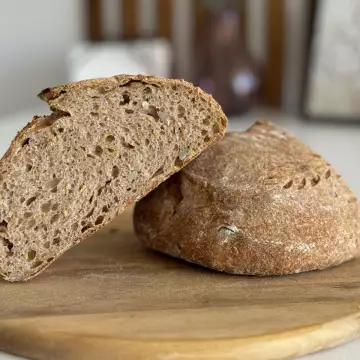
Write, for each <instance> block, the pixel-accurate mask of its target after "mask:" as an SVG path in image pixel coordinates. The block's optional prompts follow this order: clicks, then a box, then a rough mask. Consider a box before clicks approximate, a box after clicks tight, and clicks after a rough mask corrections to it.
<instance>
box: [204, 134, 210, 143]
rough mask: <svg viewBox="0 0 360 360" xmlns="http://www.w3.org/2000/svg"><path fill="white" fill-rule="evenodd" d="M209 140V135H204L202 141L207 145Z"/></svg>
mask: <svg viewBox="0 0 360 360" xmlns="http://www.w3.org/2000/svg"><path fill="white" fill-rule="evenodd" d="M210 140H211V137H210V136H209V135H206V136H205V138H204V141H205V142H206V143H207V142H209V141H210Z"/></svg>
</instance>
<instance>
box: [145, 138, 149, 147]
mask: <svg viewBox="0 0 360 360" xmlns="http://www.w3.org/2000/svg"><path fill="white" fill-rule="evenodd" d="M145 145H146V146H149V145H150V140H149V139H148V138H146V139H145Z"/></svg>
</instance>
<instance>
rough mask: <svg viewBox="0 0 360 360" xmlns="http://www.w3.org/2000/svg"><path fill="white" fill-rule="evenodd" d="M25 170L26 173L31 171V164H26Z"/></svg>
mask: <svg viewBox="0 0 360 360" xmlns="http://www.w3.org/2000/svg"><path fill="white" fill-rule="evenodd" d="M25 169H26V172H29V171H31V169H32V165H31V164H26V167H25Z"/></svg>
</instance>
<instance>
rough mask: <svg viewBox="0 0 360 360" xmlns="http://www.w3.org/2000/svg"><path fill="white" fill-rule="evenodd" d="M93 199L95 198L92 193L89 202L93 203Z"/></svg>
mask: <svg viewBox="0 0 360 360" xmlns="http://www.w3.org/2000/svg"><path fill="white" fill-rule="evenodd" d="M93 200H94V194H92V195H91V197H90V199H89V203H90V204H91V203H92V201H93Z"/></svg>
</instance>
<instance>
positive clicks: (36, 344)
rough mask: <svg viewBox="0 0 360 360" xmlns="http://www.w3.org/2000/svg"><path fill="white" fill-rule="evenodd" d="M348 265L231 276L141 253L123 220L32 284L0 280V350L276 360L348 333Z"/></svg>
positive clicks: (354, 290)
mask: <svg viewBox="0 0 360 360" xmlns="http://www.w3.org/2000/svg"><path fill="white" fill-rule="evenodd" d="M359 274H360V261H359V260H358V261H351V262H349V263H346V264H343V265H342V266H340V267H337V268H332V269H328V270H324V271H321V272H310V273H305V274H299V275H294V276H285V277H268V278H257V277H244V276H231V275H226V274H221V273H216V272H212V271H208V270H206V269H203V268H200V267H197V266H194V265H190V264H187V263H185V262H182V261H178V260H175V259H172V258H169V257H166V256H163V255H161V254H157V253H154V252H150V251H147V250H145V249H144V248H142V247H141V245H140V244H139V243H138V241H137V240H136V239H135V236H134V234H133V231H132V227H131V214H130V212H126V213H125V214H123V215H122V216H121V217H120V218H118V219H117V220H115V221H114V222H113V223H112V224H110V225H109V226H107V227H106V228H105V229H103V230H102V231H101V232H100V233H98V234H96V235H95V236H94V237H93V238H92V239H89V240H87V241H85V242H84V243H82V244H80V245H78V246H77V247H75V248H73V249H72V250H70V251H69V252H67V253H66V254H65V255H64V256H63V257H62V258H60V259H59V261H58V262H56V263H55V264H54V266H52V267H51V268H50V269H48V270H46V271H45V272H44V273H43V274H42V275H40V276H39V277H38V278H36V279H34V280H32V281H30V282H28V283H24V284H10V283H6V282H4V281H0V304H1V306H0V349H1V350H3V351H6V352H9V353H14V354H17V355H22V356H25V357H30V358H35V359H100V358H104V359H118V358H122V359H135V360H136V359H160V360H165V359H166V360H170V359H171V360H173V359H186V360H189V359H199V358H200V359H213V360H215V359H216V360H218V359H247V360H257V359H284V358H289V357H294V356H299V355H302V354H306V353H310V352H313V351H317V350H320V349H324V348H327V347H331V346H335V345H337V344H340V343H343V342H345V341H349V340H351V339H353V338H355V337H357V336H359V334H360V308H359V305H360V276H359Z"/></svg>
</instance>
